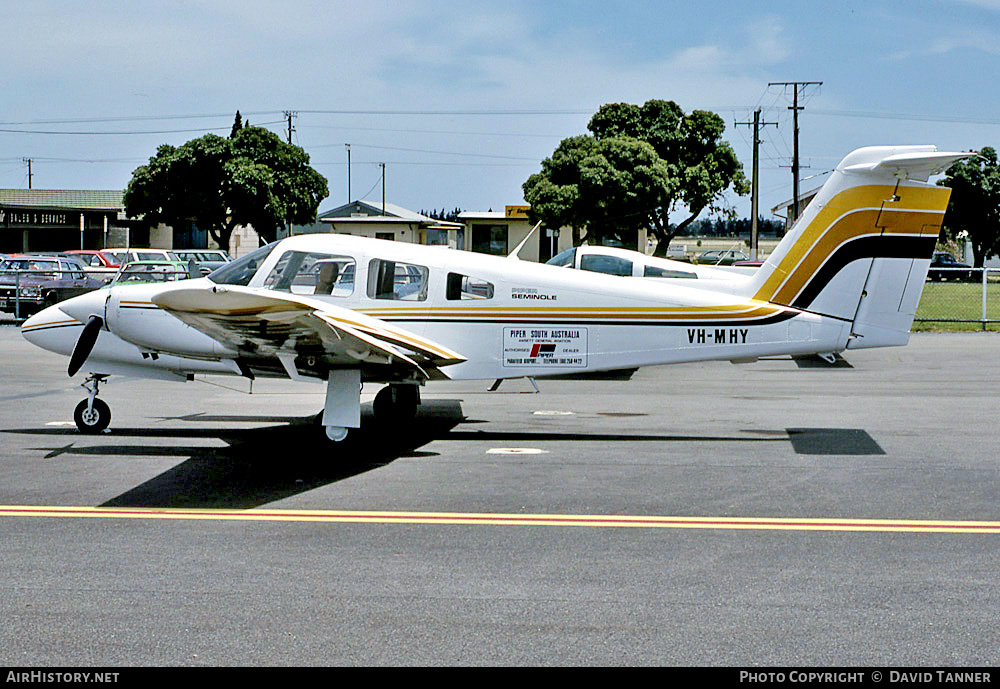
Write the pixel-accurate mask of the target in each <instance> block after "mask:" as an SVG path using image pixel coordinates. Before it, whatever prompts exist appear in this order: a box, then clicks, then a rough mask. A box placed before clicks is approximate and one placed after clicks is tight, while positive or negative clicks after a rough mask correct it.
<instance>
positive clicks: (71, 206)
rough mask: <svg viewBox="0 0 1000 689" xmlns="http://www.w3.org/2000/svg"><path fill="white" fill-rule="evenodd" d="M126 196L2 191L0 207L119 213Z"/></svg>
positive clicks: (79, 191)
mask: <svg viewBox="0 0 1000 689" xmlns="http://www.w3.org/2000/svg"><path fill="white" fill-rule="evenodd" d="M124 194H125V192H124V191H120V190H104V189H75V190H74V189H0V205H3V206H17V207H23V208H57V209H60V210H76V211H114V212H116V213H117V212H119V211H121V210H122V207H123V203H122V196H124Z"/></svg>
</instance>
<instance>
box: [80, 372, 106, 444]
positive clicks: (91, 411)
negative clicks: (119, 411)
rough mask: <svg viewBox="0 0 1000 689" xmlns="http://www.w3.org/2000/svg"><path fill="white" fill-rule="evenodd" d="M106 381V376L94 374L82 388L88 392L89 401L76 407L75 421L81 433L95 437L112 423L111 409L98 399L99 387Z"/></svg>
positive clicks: (84, 401) (88, 377) (82, 402)
mask: <svg viewBox="0 0 1000 689" xmlns="http://www.w3.org/2000/svg"><path fill="white" fill-rule="evenodd" d="M106 379H107V376H106V375H100V374H96V373H92V374H90V375H89V376H87V380H85V381H84V382H83V384H82V385H81V386H80V387H82V388H83V389H84V390H86V391H87V399H85V400H83V401H81V402H80V404H78V405H76V409H75V410H74V411H73V421H75V422H76V427H77V428H78V429H79V431H80V432H81V433H85V434H87V435H95V434H97V433H100V432H101V431H103V430H104V429H105V428H107V427H108V424H110V423H111V408H110V407H109V406H108V405H107V403H105V402H104V401H103V400H99V399H97V391H98V386H99V385H100V384H101V383H103V382H104V381H105V380H106Z"/></svg>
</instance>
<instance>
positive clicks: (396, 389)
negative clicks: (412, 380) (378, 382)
mask: <svg viewBox="0 0 1000 689" xmlns="http://www.w3.org/2000/svg"><path fill="white" fill-rule="evenodd" d="M418 404H420V392H419V390H418V389H417V386H416V385H387V386H385V387H384V388H382V389H381V390H379V391H378V394H377V395H375V399H374V400H372V411H373V412H375V419H376V420H377V421H378V422H379V423H385V424H400V423H409V422H411V421H413V419H414V418H415V417H416V416H417V405H418Z"/></svg>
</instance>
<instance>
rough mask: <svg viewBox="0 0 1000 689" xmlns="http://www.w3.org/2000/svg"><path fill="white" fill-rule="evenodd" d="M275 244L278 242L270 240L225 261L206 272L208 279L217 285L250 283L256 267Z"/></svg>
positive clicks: (244, 284) (264, 259)
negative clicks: (230, 261)
mask: <svg viewBox="0 0 1000 689" xmlns="http://www.w3.org/2000/svg"><path fill="white" fill-rule="evenodd" d="M277 245H278V242H271V243H270V244H268V245H267V246H262V247H260V248H259V249H256V250H254V251H251V252H250V253H249V254H247V255H246V256H244V257H243V258H238V259H236V260H235V261H233V262H232V263H227V264H226V265H224V266H222V267H221V268H218V269H217V270H214V271H212V272H211V273H209V274H208V279H209V280H211V281H212V282H214V283H215V284H217V285H243V286H244V287H245V286H247V285H249V284H250V280H252V279H253V276H254V275H256V273H257V269H258V268H260V266H261V264H262V263H264V261H266V260H267V257H268V256H270V255H271V252H272V251H274V247H276V246H277Z"/></svg>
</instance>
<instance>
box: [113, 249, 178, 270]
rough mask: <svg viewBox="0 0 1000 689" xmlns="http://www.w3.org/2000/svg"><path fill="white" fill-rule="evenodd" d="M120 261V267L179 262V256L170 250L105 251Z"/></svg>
mask: <svg viewBox="0 0 1000 689" xmlns="http://www.w3.org/2000/svg"><path fill="white" fill-rule="evenodd" d="M104 252H105V253H108V254H111V255H112V256H114V257H115V260H116V261H118V265H119V266H123V265H125V264H126V263H132V262H133V261H179V260H180V259H179V258H177V254H175V253H174V252H173V251H170V250H169V249H135V248H132V249H104Z"/></svg>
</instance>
